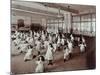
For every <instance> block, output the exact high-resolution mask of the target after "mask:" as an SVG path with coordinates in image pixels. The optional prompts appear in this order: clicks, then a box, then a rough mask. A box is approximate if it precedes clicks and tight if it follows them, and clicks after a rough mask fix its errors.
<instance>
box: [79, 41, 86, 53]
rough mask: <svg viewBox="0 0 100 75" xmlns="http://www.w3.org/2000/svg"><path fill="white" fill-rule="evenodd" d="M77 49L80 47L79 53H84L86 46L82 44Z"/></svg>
mask: <svg viewBox="0 0 100 75" xmlns="http://www.w3.org/2000/svg"><path fill="white" fill-rule="evenodd" d="M79 47H80V52H81V53H83V52H85V47H86V44H84V43H82V44H80V45H79Z"/></svg>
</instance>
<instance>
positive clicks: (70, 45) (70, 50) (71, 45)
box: [67, 41, 73, 57]
mask: <svg viewBox="0 0 100 75" xmlns="http://www.w3.org/2000/svg"><path fill="white" fill-rule="evenodd" d="M67 43H68V48H69V54H70V57H72V51H73V44H72V42H71V41H67Z"/></svg>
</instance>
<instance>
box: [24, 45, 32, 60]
mask: <svg viewBox="0 0 100 75" xmlns="http://www.w3.org/2000/svg"><path fill="white" fill-rule="evenodd" d="M32 58H33V49H32V46H31V45H29V49H28V51H27V53H26V54H25V57H24V61H28V60H32Z"/></svg>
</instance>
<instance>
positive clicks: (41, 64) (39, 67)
mask: <svg viewBox="0 0 100 75" xmlns="http://www.w3.org/2000/svg"><path fill="white" fill-rule="evenodd" d="M36 64H37V67H36V69H35V72H38V73H41V72H44V69H45V67H44V57H43V56H40V57H39V59H38V61H36Z"/></svg>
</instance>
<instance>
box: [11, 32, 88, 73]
mask: <svg viewBox="0 0 100 75" xmlns="http://www.w3.org/2000/svg"><path fill="white" fill-rule="evenodd" d="M11 37H12V43H13V47H15V48H14V51H15V50H16V51H18V53H19V54H20V53H25V56H24V61H27V60H32V59H33V57H34V55H36V54H34V51H37V55H36V56H37V57H38V60H37V61H36V64H37V67H36V69H35V72H44V71H45V67H44V62H45V60H46V61H48V65H53V59H54V55H55V53H56V51H63V59H64V62H66V61H67V60H69V59H70V58H71V56H72V53H73V50H74V46H75V43H76V41H77V42H78V44H77V45H76V46H79V47H80V52H81V53H83V52H85V49H86V41H85V38H84V37H83V36H82V37H81V38H80V37H77V38H76V37H74V36H73V34H70V35H69V36H68V35H67V34H64V33H56V34H54V33H48V32H46V31H30V32H27V33H25V32H18V31H16V32H15V33H13V34H12V36H11ZM42 50H45V53H44V54H43V53H42Z"/></svg>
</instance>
